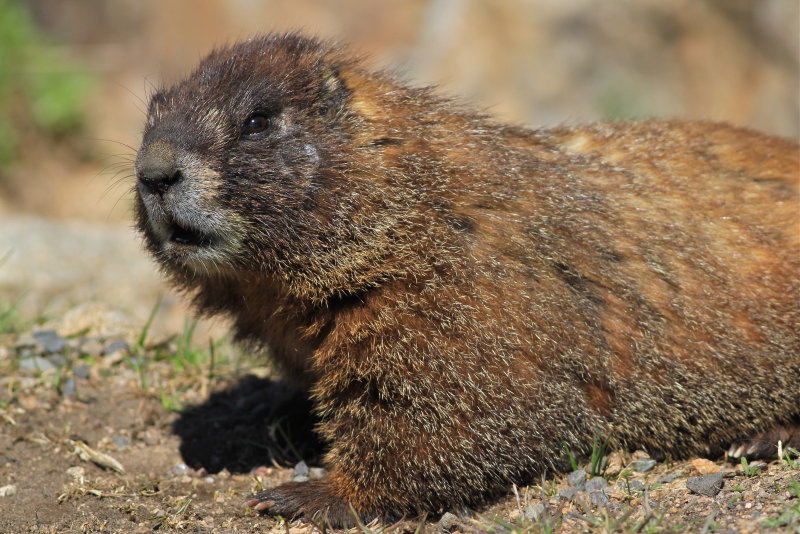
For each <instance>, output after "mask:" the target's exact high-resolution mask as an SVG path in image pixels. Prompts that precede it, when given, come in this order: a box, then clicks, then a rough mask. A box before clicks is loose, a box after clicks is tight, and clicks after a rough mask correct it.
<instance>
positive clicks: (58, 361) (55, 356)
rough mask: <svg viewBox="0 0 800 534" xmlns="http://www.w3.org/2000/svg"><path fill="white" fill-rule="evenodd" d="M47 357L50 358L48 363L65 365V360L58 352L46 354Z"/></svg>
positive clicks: (57, 365) (58, 365) (59, 365)
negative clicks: (50, 354)
mask: <svg viewBox="0 0 800 534" xmlns="http://www.w3.org/2000/svg"><path fill="white" fill-rule="evenodd" d="M47 359H48V360H50V363H52V364H53V365H55V366H56V367H64V366H65V365H67V360H65V359H64V357H63V356H61V355H59V354H53V355H52V356H48V357H47Z"/></svg>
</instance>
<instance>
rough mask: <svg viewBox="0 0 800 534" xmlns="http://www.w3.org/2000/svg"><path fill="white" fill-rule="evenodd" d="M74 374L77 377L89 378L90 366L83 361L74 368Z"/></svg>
mask: <svg viewBox="0 0 800 534" xmlns="http://www.w3.org/2000/svg"><path fill="white" fill-rule="evenodd" d="M72 374H73V375H75V377H76V378H89V366H88V365H86V364H85V363H81V364H78V365H76V366H75V367H73V368H72Z"/></svg>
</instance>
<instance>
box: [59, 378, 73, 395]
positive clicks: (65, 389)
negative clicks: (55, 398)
mask: <svg viewBox="0 0 800 534" xmlns="http://www.w3.org/2000/svg"><path fill="white" fill-rule="evenodd" d="M61 394H62V395H63V396H65V397H74V396H75V381H74V380H73V379H71V378H67V379H66V380H64V384H63V385H62V386H61Z"/></svg>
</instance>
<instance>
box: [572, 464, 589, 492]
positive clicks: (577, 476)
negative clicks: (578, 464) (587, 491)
mask: <svg viewBox="0 0 800 534" xmlns="http://www.w3.org/2000/svg"><path fill="white" fill-rule="evenodd" d="M567 484H569V485H570V486H572V487H573V488H575V489H576V490H578V491H582V490H583V488H584V487H585V486H586V471H584V470H583V469H576V470H575V471H573V472H572V473H570V474H569V475H567Z"/></svg>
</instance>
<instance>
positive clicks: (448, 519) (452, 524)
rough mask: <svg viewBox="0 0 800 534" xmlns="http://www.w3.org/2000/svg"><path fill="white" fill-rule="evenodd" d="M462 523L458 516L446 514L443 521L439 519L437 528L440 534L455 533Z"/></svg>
mask: <svg viewBox="0 0 800 534" xmlns="http://www.w3.org/2000/svg"><path fill="white" fill-rule="evenodd" d="M459 524H460V521H459V520H458V516H456V515H455V514H451V513H450V512H445V514H444V515H443V516H442V518H441V519H439V524H438V525H437V528H438V529H439V532H453V531H454V530H456V529H457V528H458V526H459Z"/></svg>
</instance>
